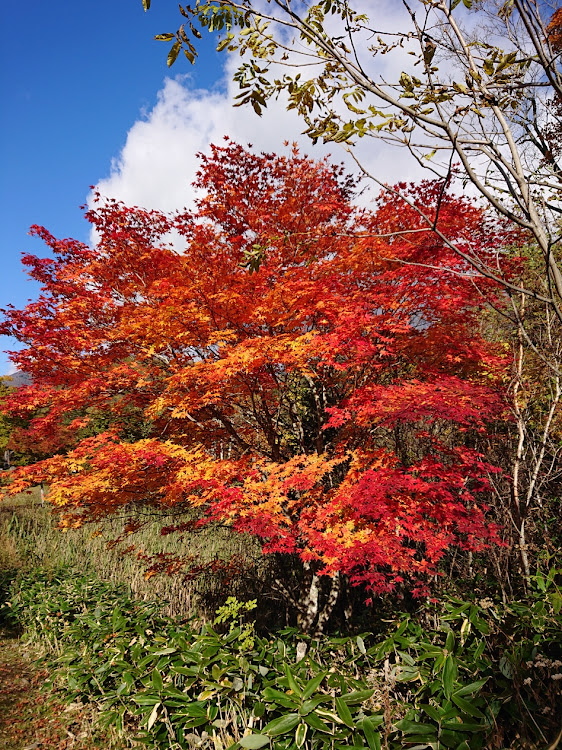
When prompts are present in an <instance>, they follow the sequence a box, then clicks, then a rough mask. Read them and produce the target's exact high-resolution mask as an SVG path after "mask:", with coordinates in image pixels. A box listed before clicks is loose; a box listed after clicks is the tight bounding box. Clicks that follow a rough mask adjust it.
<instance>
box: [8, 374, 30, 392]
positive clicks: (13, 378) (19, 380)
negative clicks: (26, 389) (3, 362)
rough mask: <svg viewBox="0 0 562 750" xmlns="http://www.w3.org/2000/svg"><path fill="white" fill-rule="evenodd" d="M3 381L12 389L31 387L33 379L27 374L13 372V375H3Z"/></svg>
mask: <svg viewBox="0 0 562 750" xmlns="http://www.w3.org/2000/svg"><path fill="white" fill-rule="evenodd" d="M1 380H3V381H4V382H5V383H6V385H9V386H10V387H12V388H19V387H20V386H22V385H31V377H30V376H29V375H28V374H27V373H26V372H13V373H12V374H11V375H3V376H2V378H1Z"/></svg>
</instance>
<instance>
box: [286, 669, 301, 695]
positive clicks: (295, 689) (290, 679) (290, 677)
mask: <svg viewBox="0 0 562 750" xmlns="http://www.w3.org/2000/svg"><path fill="white" fill-rule="evenodd" d="M283 666H284V670H285V676H286V678H287V681H288V683H289V687H290V688H291V690H292V691H293V693H295V694H296V695H298V696H299V698H300V697H301V695H302V690H301V689H300V687H299V686H298V685H297V681H296V680H295V678H294V676H293V673H292V672H291V668H290V667H289V665H288V664H284V665H283Z"/></svg>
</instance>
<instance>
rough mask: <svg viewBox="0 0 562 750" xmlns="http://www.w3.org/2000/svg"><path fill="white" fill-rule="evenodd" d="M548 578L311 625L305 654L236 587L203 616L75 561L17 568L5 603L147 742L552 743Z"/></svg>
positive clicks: (55, 669) (73, 682) (555, 658)
mask: <svg viewBox="0 0 562 750" xmlns="http://www.w3.org/2000/svg"><path fill="white" fill-rule="evenodd" d="M555 575H556V572H555V571H552V572H551V574H550V575H549V576H548V577H547V578H539V579H538V580H537V581H536V583H537V590H536V592H535V596H534V599H533V601H532V602H530V603H529V602H527V603H522V602H514V603H511V604H510V605H501V604H499V603H494V602H492V601H491V600H488V601H480V602H468V601H465V602H463V601H460V600H455V599H453V598H449V599H448V600H446V601H444V602H442V603H440V605H439V607H438V608H437V607H436V606H434V605H428V606H427V607H426V608H424V610H423V612H421V613H418V616H417V617H416V618H413V617H410V616H408V615H405V614H401V615H397V617H396V620H395V621H393V622H389V623H387V634H386V637H384V638H380V637H379V638H373V637H372V636H371V635H369V634H366V633H364V634H362V635H360V636H354V637H323V638H321V639H310V638H309V639H308V650H307V655H306V657H305V658H304V659H302V660H301V661H299V662H298V661H297V657H296V647H297V643H298V641H299V640H300V639H301V638H302V636H299V634H298V633H297V632H296V631H295V630H294V629H290V628H285V629H282V630H280V631H278V632H277V633H275V634H273V635H271V636H269V637H263V636H260V635H258V634H256V632H255V630H254V628H253V625H252V622H251V620H248V617H249V612H247V610H248V609H251V606H252V605H247V604H243V603H240V602H238V601H237V600H235V599H230V600H229V601H228V602H227V605H225V606H224V607H223V608H222V609H221V610H220V616H219V617H218V618H217V619H218V620H219V621H220V622H218V623H215V625H214V626H211V625H209V624H206V625H202V626H197V625H196V624H195V623H193V622H191V621H188V622H182V621H181V620H178V619H177V618H172V617H169V616H166V615H163V614H162V607H161V604H160V603H155V602H150V601H140V600H138V599H135V598H133V597H132V596H131V594H130V590H129V589H128V588H127V587H125V586H115V585H113V584H108V583H105V582H102V581H99V580H96V579H94V578H93V577H92V576H91V575H80V574H79V573H78V572H77V571H76V570H72V569H69V568H61V569H59V570H51V571H45V570H35V571H33V572H30V573H26V574H23V575H20V576H19V578H18V579H17V580H16V581H15V582H14V583H13V584H12V587H11V590H10V600H9V605H8V606H5V607H4V610H3V612H4V615H5V616H6V615H7V616H9V617H10V618H11V619H12V620H13V621H16V622H18V623H19V624H20V625H21V626H22V628H24V630H25V635H26V638H28V639H30V640H33V641H38V642H40V643H42V644H43V645H44V647H45V649H46V656H45V659H46V661H47V664H48V666H49V669H50V670H51V672H52V677H51V679H50V681H49V685H50V686H51V687H52V688H53V689H55V690H56V691H57V693H59V694H63V695H64V698H65V699H66V700H67V701H69V702H76V701H83V702H92V701H93V702H95V703H96V704H97V706H98V708H99V711H100V713H101V715H102V717H103V721H104V722H105V723H106V724H108V725H111V726H112V727H117V728H118V729H122V730H126V729H128V730H129V731H130V732H132V734H133V735H134V736H135V737H136V738H137V739H139V740H142V742H143V743H144V744H146V745H147V746H148V747H151V748H159V749H160V748H162V749H164V748H170V749H172V748H186V747H194V746H198V747H203V748H207V747H209V748H214V749H215V750H220V748H228V747H232V750H235V748H238V747H242V748H249V749H250V750H252V749H254V748H255V749H256V750H257V749H258V748H261V747H264V746H266V745H271V746H273V747H275V748H277V749H278V750H289V749H290V748H311V750H312V748H314V749H316V748H318V749H319V750H320V749H321V750H328V748H330V749H332V748H333V749H334V750H336V749H337V748H343V747H349V746H353V747H364V748H367V747H368V748H370V750H378V748H380V747H384V748H388V749H389V750H394V749H397V748H402V747H409V748H412V749H413V748H414V747H415V748H419V749H420V750H421V748H426V747H427V748H457V749H458V750H461V749H462V750H465V749H466V750H468V749H469V748H470V749H472V748H516V747H522V748H523V747H529V748H530V747H545V748H546V747H547V745H548V743H549V741H550V740H551V739H552V736H553V734H554V733H555V731H556V728H557V724H558V722H559V718H560V717H559V715H558V716H557V715H556V713H555V712H556V706H557V702H559V701H560V696H561V694H560V687H561V686H562V628H561V627H560V626H561V624H562V623H561V617H560V603H561V599H560V592H559V589H558V588H557V586H556V583H555Z"/></svg>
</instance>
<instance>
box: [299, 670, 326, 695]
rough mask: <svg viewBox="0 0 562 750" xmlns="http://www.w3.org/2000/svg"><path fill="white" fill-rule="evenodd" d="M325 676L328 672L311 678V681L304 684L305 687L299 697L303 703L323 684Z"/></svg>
mask: <svg viewBox="0 0 562 750" xmlns="http://www.w3.org/2000/svg"><path fill="white" fill-rule="evenodd" d="M327 674H328V672H322V674H319V675H316V677H313V678H312V680H309V681H308V682H307V683H306V686H305V688H304V690H303V693H302V696H301V697H302V700H303V701H305V700H307V698H310V696H311V695H312V693H314V691H315V690H316V689H317V688H318V687H320V685H321V684H322V682H323V680H324V678H325V677H326V675H327Z"/></svg>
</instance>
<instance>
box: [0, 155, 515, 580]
mask: <svg viewBox="0 0 562 750" xmlns="http://www.w3.org/2000/svg"><path fill="white" fill-rule="evenodd" d="M195 185H196V186H197V188H199V190H200V192H199V195H200V196H201V197H200V198H199V200H198V202H197V204H196V209H195V210H194V211H193V212H183V213H178V214H175V215H163V214H161V213H157V212H149V211H145V210H142V209H138V208H126V207H125V206H123V205H121V204H119V203H116V202H113V201H104V200H102V199H99V200H98V203H97V207H96V208H95V209H94V210H91V211H89V212H88V214H87V217H88V219H89V220H90V222H91V223H92V224H93V226H94V228H95V230H96V232H97V234H98V237H99V239H98V242H97V244H96V245H95V246H94V247H88V246H86V245H84V244H81V243H79V242H75V241H73V240H57V239H55V238H54V237H52V236H51V235H50V234H49V233H48V232H47V231H46V230H45V229H42V228H40V227H35V228H34V230H33V231H34V233H35V234H36V235H39V236H40V237H42V238H43V239H44V240H45V242H46V243H47V245H48V246H49V247H50V248H51V250H52V252H53V256H54V257H53V258H52V259H51V258H48V259H40V258H36V257H33V256H25V258H24V263H25V264H26V265H27V266H28V268H29V270H30V274H31V276H32V277H33V278H35V279H37V280H39V281H40V282H41V284H42V285H43V292H42V294H41V296H40V297H39V299H38V300H37V301H36V302H33V303H31V304H29V305H28V306H27V307H26V308H25V309H24V310H21V311H20V310H14V309H10V310H8V311H6V313H5V322H4V324H3V326H2V331H3V332H4V333H10V334H12V335H15V336H16V337H17V338H18V339H19V340H20V341H22V342H24V344H25V348H24V349H23V350H22V351H21V352H18V353H16V354H14V355H13V360H14V362H15V363H16V364H17V366H18V368H19V369H21V370H24V371H25V372H27V373H29V374H30V375H31V376H32V378H33V385H31V386H29V387H25V388H21V389H19V391H18V392H17V395H16V396H14V397H12V398H11V400H10V401H9V404H8V406H7V407H6V408H7V409H8V411H9V412H10V414H11V415H13V416H17V417H19V418H22V419H24V420H29V419H30V418H31V421H30V422H29V425H28V427H27V428H26V429H22V430H20V431H19V433H18V434H17V435H15V436H14V440H15V441H17V443H18V444H19V445H20V446H22V447H25V448H26V449H27V450H32V449H35V451H36V453H37V454H45V453H47V452H48V453H50V454H51V457H50V458H47V459H43V460H39V461H38V462H36V463H35V464H33V465H31V466H28V467H24V468H21V469H18V470H16V471H14V472H12V482H11V484H10V485H9V486H8V487H7V488H6V491H7V492H10V493H13V492H16V491H19V490H22V489H23V488H25V487H27V486H30V485H32V484H35V483H37V482H39V481H44V482H47V483H48V484H49V486H50V492H49V498H50V500H51V501H52V502H53V503H54V504H55V505H56V506H59V507H60V508H61V509H62V511H63V519H64V520H63V523H67V524H69V525H72V524H76V523H82V522H84V521H88V520H97V519H102V518H104V517H105V516H107V515H108V514H112V513H116V512H120V513H122V514H123V513H124V514H127V515H130V516H131V518H134V517H135V513H136V512H138V511H139V510H145V509H148V508H149V509H153V510H165V511H173V512H177V513H178V527H179V528H182V524H183V528H186V524H187V525H189V523H197V524H202V523H207V522H210V521H213V522H220V523H221V524H227V525H230V526H232V527H233V528H234V529H237V530H240V531H245V532H249V533H250V534H253V535H257V536H258V537H259V538H260V539H261V540H262V542H263V546H264V550H265V551H266V552H281V553H288V554H292V555H295V556H298V557H299V558H300V559H301V560H302V561H305V562H309V563H312V564H313V565H314V566H316V568H317V569H319V570H320V571H321V572H325V573H327V574H333V573H336V572H340V573H345V574H346V575H348V576H349V577H350V579H351V581H352V582H353V583H362V584H365V585H366V586H367V587H368V588H370V589H371V590H373V591H375V592H380V591H386V590H391V589H392V588H393V587H394V586H395V585H396V584H397V582H400V581H402V580H403V579H404V577H405V576H409V577H411V578H412V579H414V580H415V581H422V580H423V579H424V577H425V576H426V575H427V574H432V573H434V572H435V570H436V569H437V566H438V563H439V561H440V560H441V559H442V557H443V555H444V554H445V553H446V552H447V550H448V549H450V548H451V547H452V546H455V545H460V546H461V547H463V548H465V549H472V550H475V549H479V548H481V546H482V545H485V544H487V543H489V542H490V541H493V540H494V539H495V531H494V530H493V528H492V527H491V526H489V525H488V524H487V521H486V516H485V510H486V509H485V505H484V502H483V501H484V500H485V496H486V492H487V490H488V481H487V477H488V476H489V474H490V472H493V471H494V468H493V467H492V466H490V465H489V464H487V462H486V460H485V458H484V457H483V456H482V455H481V454H480V453H478V452H477V450H475V448H474V446H475V445H476V444H477V440H476V438H477V436H478V434H479V433H482V432H483V431H484V430H485V429H486V425H487V424H488V423H489V422H491V421H493V420H495V419H497V418H498V416H499V415H501V413H502V409H503V406H502V400H501V397H500V391H499V388H498V384H499V382H500V380H501V377H502V372H503V368H504V365H503V361H502V358H501V357H500V356H499V354H498V351H496V350H495V349H494V348H493V346H492V345H491V344H489V343H488V342H487V341H486V340H485V339H484V337H483V335H482V334H481V333H480V326H479V323H478V316H479V313H480V311H481V307H482V304H483V302H482V299H483V298H482V294H481V293H482V292H483V291H484V292H486V293H487V294H488V295H490V294H493V289H492V288H491V287H488V288H486V287H485V284H486V282H485V281H483V280H482V279H479V281H478V285H479V287H477V285H476V284H475V279H474V276H473V275H472V274H471V273H470V271H469V270H468V269H467V267H465V265H464V262H463V261H462V260H461V259H459V257H458V256H457V255H455V254H454V253H453V252H452V251H451V250H450V249H449V248H448V247H447V246H446V245H444V244H443V243H442V242H441V241H440V240H439V239H438V238H437V236H436V235H435V234H434V233H432V232H431V231H428V229H427V225H426V223H425V222H423V221H422V220H421V219H419V216H418V215H417V214H415V213H414V212H413V211H410V209H408V207H407V206H405V204H404V203H398V202H396V201H395V199H394V198H393V197H392V196H391V195H387V197H386V198H383V199H381V200H380V202H379V203H378V204H377V205H376V206H375V207H374V209H373V210H369V211H367V210H360V209H357V208H356V207H354V205H353V203H352V197H353V192H354V189H355V185H354V183H353V181H352V180H351V179H350V178H349V177H346V176H345V175H344V174H343V173H342V172H341V170H340V169H339V168H336V167H334V166H330V165H329V164H328V163H327V162H314V161H312V160H310V159H308V158H305V157H302V156H301V155H299V153H298V152H297V151H296V150H294V151H293V152H292V153H290V155H288V156H275V155H269V154H262V155H255V154H253V153H251V152H250V151H248V150H246V149H244V148H242V147H241V146H238V145H236V144H233V143H230V142H227V143H226V144H225V145H224V146H222V147H213V149H212V152H211V154H210V156H207V157H202V166H201V170H200V172H199V173H198V175H197V178H196V182H195ZM403 187H404V188H406V186H403ZM409 189H410V191H411V194H412V195H413V196H415V197H416V200H417V202H418V204H420V202H421V203H422V204H423V205H424V208H425V210H426V212H428V213H429V214H432V215H435V216H436V220H437V223H438V225H439V227H440V228H441V229H442V230H443V231H444V233H445V234H446V235H447V236H448V237H453V238H454V239H455V240H456V241H457V243H460V244H461V246H462V247H464V248H465V250H466V252H468V253H478V254H479V256H480V257H484V256H485V255H486V254H487V253H488V252H491V251H492V250H494V249H495V248H496V247H497V244H498V243H499V242H501V241H502V238H501V235H499V234H498V233H496V232H494V229H493V227H492V226H487V225H486V221H485V217H484V216H483V214H482V212H481V211H480V210H479V209H478V208H476V207H475V206H473V205H471V204H470V202H469V201H467V200H465V199H463V198H459V197H455V196H453V195H451V194H448V193H447V191H446V190H445V189H444V186H443V185H442V184H441V183H424V184H423V185H420V186H418V187H411V188H409ZM437 208H438V215H437ZM171 238H174V245H173V247H172V246H171V244H170V242H171ZM194 511H195V512H194Z"/></svg>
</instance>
